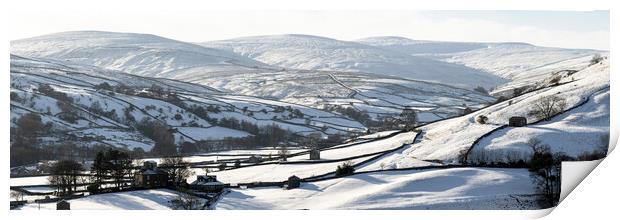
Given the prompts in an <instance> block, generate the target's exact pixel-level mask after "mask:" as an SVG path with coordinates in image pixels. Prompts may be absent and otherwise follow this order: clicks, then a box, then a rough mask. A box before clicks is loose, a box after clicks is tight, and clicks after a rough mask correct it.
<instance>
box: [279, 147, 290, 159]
mask: <svg viewBox="0 0 620 220" xmlns="http://www.w3.org/2000/svg"><path fill="white" fill-rule="evenodd" d="M288 154H289V150H288V147H286V145H282V146H280V150H278V155H279V156H280V158H282V161H286V157H288Z"/></svg>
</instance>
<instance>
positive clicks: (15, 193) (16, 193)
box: [11, 191, 24, 201]
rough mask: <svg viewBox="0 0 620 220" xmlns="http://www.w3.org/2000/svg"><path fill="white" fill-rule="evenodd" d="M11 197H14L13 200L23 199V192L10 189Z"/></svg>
mask: <svg viewBox="0 0 620 220" xmlns="http://www.w3.org/2000/svg"><path fill="white" fill-rule="evenodd" d="M11 198H14V199H15V201H21V200H24V193H23V192H20V191H11Z"/></svg>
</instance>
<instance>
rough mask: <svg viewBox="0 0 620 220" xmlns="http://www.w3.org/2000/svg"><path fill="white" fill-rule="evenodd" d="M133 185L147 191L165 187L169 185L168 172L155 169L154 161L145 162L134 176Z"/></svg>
mask: <svg viewBox="0 0 620 220" xmlns="http://www.w3.org/2000/svg"><path fill="white" fill-rule="evenodd" d="M134 184H135V186H137V187H143V188H147V189H151V188H162V187H167V186H168V185H169V184H170V176H169V175H168V172H166V171H165V170H162V169H160V168H158V167H157V163H156V162H155V161H145V162H144V165H143V166H142V168H141V169H140V170H139V171H138V172H137V173H136V174H135V175H134Z"/></svg>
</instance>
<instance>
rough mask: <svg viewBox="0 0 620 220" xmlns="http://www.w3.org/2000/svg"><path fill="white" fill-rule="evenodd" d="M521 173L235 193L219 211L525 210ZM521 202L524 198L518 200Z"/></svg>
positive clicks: (393, 177)
mask: <svg viewBox="0 0 620 220" xmlns="http://www.w3.org/2000/svg"><path fill="white" fill-rule="evenodd" d="M532 192H533V186H532V184H531V180H530V177H529V172H528V171H527V170H525V169H481V168H453V169H439V170H424V171H383V172H376V173H368V174H356V175H353V176H348V177H344V178H339V179H332V180H325V181H318V182H307V183H302V185H301V187H300V188H297V189H291V190H284V189H281V188H255V189H234V190H232V192H230V193H229V194H226V195H225V196H224V197H223V198H222V199H221V200H220V201H218V202H217V204H216V208H217V209H527V208H531V207H529V206H527V205H525V206H521V204H520V203H519V202H518V201H517V200H516V199H515V198H513V197H511V196H515V195H523V194H531V193H532ZM522 200H523V199H522Z"/></svg>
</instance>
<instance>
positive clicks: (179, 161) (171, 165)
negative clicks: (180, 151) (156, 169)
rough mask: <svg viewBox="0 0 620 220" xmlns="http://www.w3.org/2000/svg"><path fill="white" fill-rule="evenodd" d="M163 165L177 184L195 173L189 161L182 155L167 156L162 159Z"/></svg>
mask: <svg viewBox="0 0 620 220" xmlns="http://www.w3.org/2000/svg"><path fill="white" fill-rule="evenodd" d="M161 166H162V167H163V168H164V169H165V170H166V171H167V172H168V174H169V175H170V178H171V179H172V180H173V182H174V184H175V185H178V183H180V182H183V181H185V179H187V177H189V176H191V175H192V174H194V172H193V171H192V170H190V169H189V163H188V162H187V161H185V160H183V158H181V157H166V158H163V159H162V162H161Z"/></svg>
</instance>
